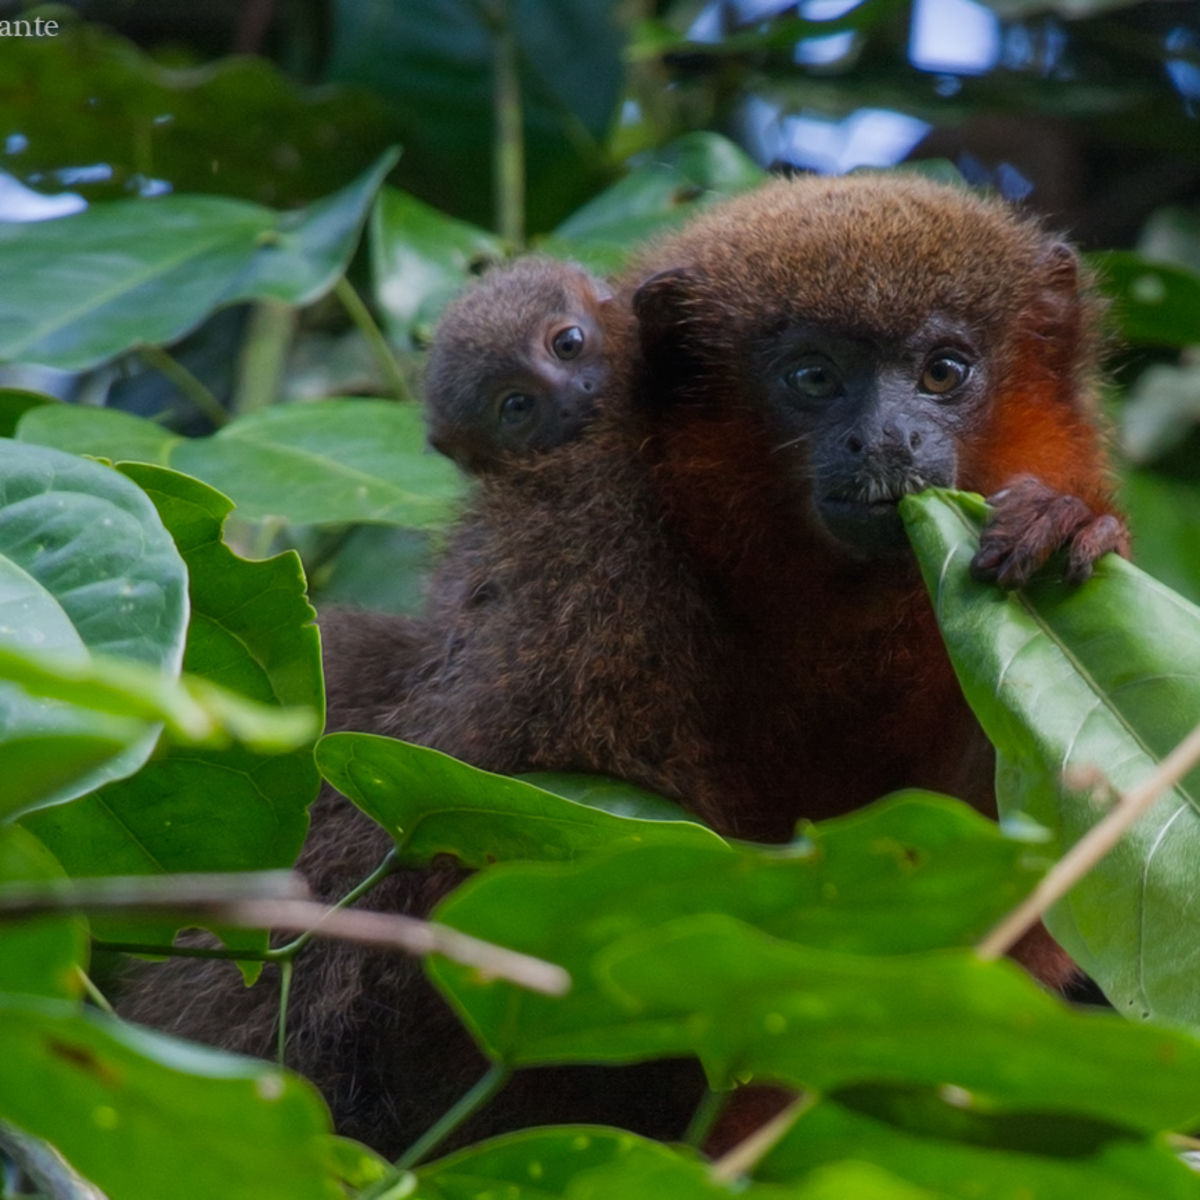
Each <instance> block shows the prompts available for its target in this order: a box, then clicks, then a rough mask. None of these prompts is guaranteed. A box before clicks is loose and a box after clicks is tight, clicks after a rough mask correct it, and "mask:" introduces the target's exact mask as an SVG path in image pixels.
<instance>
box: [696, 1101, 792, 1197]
mask: <svg viewBox="0 0 1200 1200" xmlns="http://www.w3.org/2000/svg"><path fill="white" fill-rule="evenodd" d="M813 1102H814V1100H813V1097H811V1096H809V1095H807V1094H805V1095H801V1096H800V1097H798V1098H797V1099H796V1100H793V1101H792V1103H791V1104H789V1105H788V1106H787V1108H785V1109H784V1110H783V1112H780V1113H776V1114H775V1116H773V1117H772V1118H771V1119H770V1120H769V1121H767V1122H766V1124H764V1125H760V1126H759V1127H758V1128H757V1129H756V1130H755V1131H754V1132H753V1133H752V1134H751V1135H750V1136H749V1137H748V1138H746V1139H745V1140H744V1141H741V1142H738V1144H737V1145H736V1146H734V1148H733V1149H732V1150H730V1151H729V1153H728V1154H726V1155H724V1156H723V1157H721V1158H718V1159H717V1161H716V1162H715V1163H713V1166H712V1173H713V1175H714V1177H715V1178H716V1179H718V1180H720V1181H721V1182H723V1183H731V1182H732V1181H733V1180H735V1179H738V1178H739V1177H740V1176H742V1175H745V1174H746V1173H747V1172H749V1171H751V1170H753V1169H754V1168H755V1167H756V1166H758V1164H759V1163H760V1162H762V1160H763V1159H764V1158H766V1156H767V1155H768V1154H769V1153H770V1152H771V1151H772V1150H774V1149H775V1147H776V1146H777V1145H778V1144H779V1142H780V1140H781V1139H782V1138H783V1136H784V1134H786V1133H787V1131H788V1130H789V1129H791V1127H792V1126H793V1125H794V1124H795V1123H796V1122H797V1121H798V1120H799V1119H800V1117H801V1116H803V1114H804V1113H805V1112H806V1111H807V1110H808V1109H809V1108H811V1107H812V1105H813Z"/></svg>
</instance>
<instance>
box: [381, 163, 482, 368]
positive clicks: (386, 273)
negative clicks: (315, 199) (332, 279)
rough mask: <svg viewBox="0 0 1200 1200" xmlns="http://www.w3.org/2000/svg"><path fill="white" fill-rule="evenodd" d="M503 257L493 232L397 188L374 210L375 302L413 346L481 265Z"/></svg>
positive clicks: (391, 327) (386, 193) (391, 325)
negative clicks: (448, 213)
mask: <svg viewBox="0 0 1200 1200" xmlns="http://www.w3.org/2000/svg"><path fill="white" fill-rule="evenodd" d="M503 257H504V244H503V243H502V242H501V241H500V239H499V238H498V237H496V235H495V234H493V233H489V232H488V231H487V230H486V229H480V228H479V227H478V226H477V225H469V224H467V223H466V222H465V221H456V220H455V219H454V218H453V217H448V216H446V214H445V213H442V212H439V211H438V210H437V209H436V208H432V207H431V206H430V205H428V204H426V203H424V202H423V201H421V200H418V199H417V198H416V197H415V196H410V195H409V194H408V193H407V192H401V191H398V190H397V189H396V188H389V187H385V188H382V189H380V192H379V196H378V198H377V199H376V201H375V207H374V208H373V209H372V210H371V272H372V276H373V282H374V290H375V300H376V303H377V304H378V305H379V307H380V309H381V311H382V312H383V315H384V317H385V318H386V320H387V322H388V327H389V330H390V332H391V333H392V335H393V336H394V337H396V338H398V339H401V340H403V341H405V342H406V343H407V344H408V345H410V346H411V345H412V344H413V336H414V334H415V333H417V332H421V331H427V330H428V329H429V328H430V327H431V326H432V324H433V322H434V321H435V320H436V319H437V317H438V315H439V314H440V312H441V310H442V309H443V308H444V307H445V306H446V304H447V303H448V302H449V301H450V300H452V299H453V298H454V295H455V294H456V293H457V292H458V291H460V290H461V289H462V287H463V285H464V284H465V283H466V282H467V281H468V280H469V279H470V278H471V272H472V271H473V270H475V269H477V268H478V267H480V266H481V265H482V264H485V263H488V262H498V261H500V260H501V259H503Z"/></svg>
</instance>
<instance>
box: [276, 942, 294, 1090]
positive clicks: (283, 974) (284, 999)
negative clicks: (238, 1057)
mask: <svg viewBox="0 0 1200 1200" xmlns="http://www.w3.org/2000/svg"><path fill="white" fill-rule="evenodd" d="M293 965H294V964H293V963H292V960H291V959H290V958H285V959H284V960H283V961H282V962H281V963H280V964H279V1020H278V1023H277V1025H276V1041H275V1061H276V1062H277V1063H278V1064H279V1069H280V1070H281V1071H282V1070H283V1068H284V1067H286V1066H287V1060H286V1054H285V1051H286V1049H287V1025H288V1001H289V1000H290V999H291V996H292V969H293Z"/></svg>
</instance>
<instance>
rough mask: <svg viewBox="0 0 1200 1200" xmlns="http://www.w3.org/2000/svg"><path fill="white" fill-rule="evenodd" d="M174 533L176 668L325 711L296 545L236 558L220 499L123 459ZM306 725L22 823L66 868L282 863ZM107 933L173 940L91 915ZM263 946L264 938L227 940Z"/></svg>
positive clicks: (182, 759)
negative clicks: (277, 741)
mask: <svg viewBox="0 0 1200 1200" xmlns="http://www.w3.org/2000/svg"><path fill="white" fill-rule="evenodd" d="M126 470H127V472H128V474H129V475H130V476H131V478H132V479H133V480H134V481H136V482H137V483H138V484H140V485H141V487H142V488H143V489H144V490H145V492H146V493H147V494H148V496H149V497H150V499H151V500H152V501H153V502H154V504H155V505H156V506H157V508H158V511H159V513H160V514H161V517H162V519H163V521H164V523H165V524H166V526H167V528H168V529H169V530H170V531H171V533H172V534H173V535H174V537H175V539H176V541H177V543H178V545H179V549H180V552H181V553H182V554H183V557H184V561H185V562H186V563H187V566H188V571H189V575H190V579H191V585H190V597H191V605H192V622H191V628H190V629H189V631H188V643H187V653H186V655H185V658H184V666H185V667H186V668H187V670H188V671H189V672H191V673H192V674H194V675H196V676H199V677H200V685H201V686H205V685H207V686H208V687H209V688H210V689H211V688H212V685H215V684H219V685H221V686H222V687H224V688H230V689H233V690H234V691H235V692H236V693H238V694H239V695H242V696H246V697H248V698H250V699H251V700H253V701H255V702H256V703H257V704H259V705H266V706H268V707H269V708H271V709H275V710H282V709H285V708H289V709H290V708H293V707H300V708H303V709H308V710H311V711H313V712H315V713H316V714H317V715H318V717H319V715H320V713H321V709H322V690H321V668H320V645H319V641H318V635H317V630H316V626H315V625H313V623H312V619H313V616H314V613H313V610H312V608H311V607H310V606H309V604H308V602H307V600H306V598H305V595H304V576H303V572H302V571H301V569H300V563H299V560H298V559H297V557H296V556H295V554H292V553H288V554H281V555H279V556H278V557H276V558H271V559H267V560H266V561H263V562H249V561H246V560H244V559H240V558H238V557H237V556H236V555H235V554H234V553H233V552H232V551H231V550H229V548H228V547H227V546H225V544H224V543H223V542H222V541H221V527H222V525H223V523H224V521H225V518H226V516H227V514H228V512H229V502H228V501H227V500H226V499H225V497H224V496H221V495H220V494H219V493H217V492H214V491H213V490H212V489H211V488H208V487H205V485H204V484H202V483H199V482H197V481H196V480H194V479H189V478H188V477H187V476H185V475H179V474H176V473H175V472H173V471H168V470H165V469H163V468H161V467H151V466H130V467H127V468H126ZM312 732H313V726H312V725H310V726H309V730H308V736H307V737H306V738H305V739H304V740H303V741H302V742H301V743H300V744H299V745H297V744H296V742H295V741H294V740H293V741H292V742H291V743H289V744H287V745H286V747H285V748H286V749H287V750H288V751H289V752H288V753H279V752H278V751H279V749H280V747H279V746H278V745H275V746H269V747H265V748H260V749H255V748H252V747H247V746H230V747H227V748H211V749H193V748H183V747H179V748H171V749H169V750H168V751H167V752H166V753H165V754H161V755H159V756H158V757H156V758H155V759H154V761H152V762H150V763H148V764H147V765H146V766H145V767H144V768H143V769H142V770H141V771H140V772H139V773H138V774H137V775H135V776H134V777H133V778H131V779H127V780H124V781H122V782H120V783H116V784H113V785H111V786H109V787H106V788H103V789H101V790H100V791H98V792H96V793H94V794H93V795H90V796H85V797H82V798H81V799H79V800H77V801H76V802H75V803H74V804H71V805H67V806H63V807H60V808H56V809H48V810H46V811H44V812H40V813H36V814H33V815H32V816H30V817H29V818H27V823H28V826H29V828H31V829H32V830H33V831H34V832H35V833H36V834H37V835H38V837H40V838H41V839H42V840H43V841H45V842H46V844H47V845H48V846H49V847H50V848H51V849H52V850H53V851H54V853H55V854H56V855H57V857H58V859H59V861H60V862H61V863H62V864H63V866H64V867H66V869H67V871H68V872H69V873H70V874H71V875H72V876H92V875H139V874H147V873H156V874H157V873H170V872H177V871H181V872H188V871H246V870H265V869H269V868H272V867H287V866H290V865H291V863H292V862H293V860H294V859H295V857H296V854H297V853H298V852H299V849H300V846H301V845H302V844H303V841H304V835H305V833H306V831H307V828H308V818H307V815H306V812H305V809H306V806H307V805H308V804H309V803H310V802H311V801H312V799H313V797H314V796H315V795H316V793H317V788H318V786H319V783H320V779H319V776H318V775H317V771H316V767H315V765H314V764H313V761H312ZM95 927H96V930H97V932H98V933H100V934H101V935H102V936H104V937H108V938H111V939H114V940H135V941H139V942H147V941H157V942H161V943H164V944H167V943H169V942H170V940H171V938H172V936H173V934H174V932H175V928H176V927H175V925H173V924H171V923H164V924H163V925H161V926H147V924H146V923H145V922H139V923H138V924H137V926H136V929H134V927H133V926H129V925H127V924H122V923H121V921H120V920H119V919H117V918H111V917H110V918H102V919H97V921H96V922H95ZM227 941H228V942H229V943H230V944H236V945H237V946H238V947H242V948H244V947H252V948H259V949H261V948H263V946H265V936H264V935H262V934H258V933H249V932H241V933H237V934H233V933H230V934H228V935H227Z"/></svg>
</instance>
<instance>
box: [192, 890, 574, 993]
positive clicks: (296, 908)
mask: <svg viewBox="0 0 1200 1200" xmlns="http://www.w3.org/2000/svg"><path fill="white" fill-rule="evenodd" d="M212 916H214V917H215V918H217V919H219V920H220V921H221V922H222V924H226V925H238V926H242V927H244V928H247V929H285V930H291V931H298V932H304V933H307V932H309V931H311V932H313V933H315V934H317V936H319V937H331V938H338V939H340V940H342V941H347V942H361V943H362V944H364V945H368V946H380V947H382V948H384V949H388V950H403V951H405V952H407V953H408V954H442V955H445V957H446V958H450V959H453V960H454V961H455V962H458V963H462V964H463V965H464V966H467V967H474V968H475V969H476V970H477V971H479V972H480V973H481V974H482V975H484V976H486V977H490V978H494V979H506V980H508V981H509V982H510V983H515V984H518V985H519V986H521V987H525V988H529V989H530V990H531V991H535V992H543V993H545V994H546V995H548V996H561V995H563V994H564V993H565V992H566V991H567V990H568V989H569V988H570V986H571V977H570V975H568V974H567V972H566V971H565V970H563V968H562V967H559V966H556V965H555V964H553V963H548V962H545V961H544V960H543V959H540V958H533V957H532V956H530V955H528V954H521V953H520V952H519V951H516V950H507V949H505V948H504V947H503V946H496V945H493V944H492V943H491V942H485V941H481V940H480V939H479V938H475V937H471V936H470V934H466V933H459V931H458V930H457V929H451V928H450V927H449V926H447V925H436V924H434V923H433V922H432V921H422V920H420V919H419V918H417V917H410V916H406V915H405V914H403V913H382V912H364V911H362V910H361V909H338V908H330V907H329V906H328V905H327V904H318V903H317V902H316V901H314V900H247V901H244V902H236V901H235V902H233V903H230V904H226V905H221V906H218V907H215V908H214V909H213V910H212Z"/></svg>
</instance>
